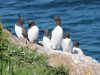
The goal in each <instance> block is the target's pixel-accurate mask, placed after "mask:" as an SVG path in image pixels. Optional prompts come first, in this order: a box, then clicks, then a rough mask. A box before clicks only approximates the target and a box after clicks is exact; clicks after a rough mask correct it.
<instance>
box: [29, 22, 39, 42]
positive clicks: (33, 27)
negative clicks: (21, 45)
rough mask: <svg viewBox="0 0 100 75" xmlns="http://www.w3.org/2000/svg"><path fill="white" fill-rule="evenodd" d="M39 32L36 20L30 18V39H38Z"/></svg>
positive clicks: (32, 40) (31, 40)
mask: <svg viewBox="0 0 100 75" xmlns="http://www.w3.org/2000/svg"><path fill="white" fill-rule="evenodd" d="M38 34H39V28H38V26H36V25H35V22H33V21H32V20H29V30H28V39H29V41H30V42H32V43H33V42H34V41H35V40H37V38H38Z"/></svg>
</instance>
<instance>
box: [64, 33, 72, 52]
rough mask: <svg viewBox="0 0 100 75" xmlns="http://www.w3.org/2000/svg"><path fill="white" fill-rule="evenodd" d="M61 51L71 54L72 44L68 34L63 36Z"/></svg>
mask: <svg viewBox="0 0 100 75" xmlns="http://www.w3.org/2000/svg"><path fill="white" fill-rule="evenodd" d="M62 49H63V51H65V52H69V53H71V52H72V49H73V42H72V40H71V39H70V36H69V33H68V32H67V33H66V35H65V39H63V41H62Z"/></svg>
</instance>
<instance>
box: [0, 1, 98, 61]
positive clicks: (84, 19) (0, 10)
mask: <svg viewBox="0 0 100 75" xmlns="http://www.w3.org/2000/svg"><path fill="white" fill-rule="evenodd" d="M18 13H20V14H21V15H22V17H23V19H24V20H25V27H26V28H27V27H28V25H27V22H28V20H29V19H32V20H34V21H35V22H36V24H37V25H38V26H39V28H40V29H45V28H48V29H49V30H52V29H53V28H54V27H55V22H54V20H53V19H52V17H53V16H55V15H57V16H60V17H61V19H62V27H63V29H64V33H65V32H69V33H70V35H71V38H72V40H73V41H75V40H79V42H80V47H81V49H82V50H83V52H84V53H85V55H88V56H92V57H93V58H95V59H96V60H98V61H99V62H100V0H0V20H1V21H2V22H3V24H4V27H5V28H8V29H11V31H12V32H13V34H14V33H15V32H14V24H15V23H16V21H17V18H18V17H17V14H18ZM42 36H43V33H42V32H40V35H39V38H40V39H42Z"/></svg>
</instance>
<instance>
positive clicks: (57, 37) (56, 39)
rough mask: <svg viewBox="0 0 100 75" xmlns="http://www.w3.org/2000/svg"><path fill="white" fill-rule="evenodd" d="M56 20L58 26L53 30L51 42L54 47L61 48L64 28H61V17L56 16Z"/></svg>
mask: <svg viewBox="0 0 100 75" xmlns="http://www.w3.org/2000/svg"><path fill="white" fill-rule="evenodd" d="M54 20H55V22H56V27H55V28H54V30H53V31H52V34H51V44H52V48H53V49H60V48H61V43H62V39H63V29H62V28H61V20H60V17H57V16H56V17H54Z"/></svg>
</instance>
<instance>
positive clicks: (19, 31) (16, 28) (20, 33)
mask: <svg viewBox="0 0 100 75" xmlns="http://www.w3.org/2000/svg"><path fill="white" fill-rule="evenodd" d="M15 33H16V35H17V37H18V38H23V35H22V28H21V27H20V26H18V25H16V24H15Z"/></svg>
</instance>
